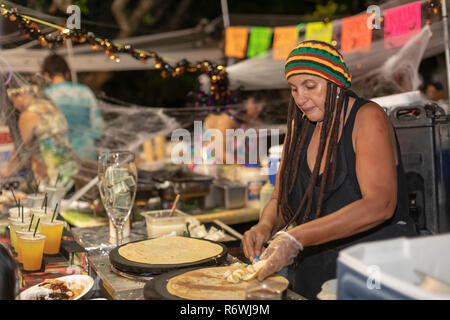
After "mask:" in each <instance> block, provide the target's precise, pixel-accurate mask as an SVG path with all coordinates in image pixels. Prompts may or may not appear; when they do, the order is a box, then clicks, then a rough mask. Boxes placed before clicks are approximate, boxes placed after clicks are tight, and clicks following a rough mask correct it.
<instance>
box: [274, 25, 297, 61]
mask: <svg viewBox="0 0 450 320" xmlns="http://www.w3.org/2000/svg"><path fill="white" fill-rule="evenodd" d="M297 41H298V28H297V27H277V28H275V29H274V34H273V53H272V56H273V58H274V59H286V57H287V56H288V54H289V53H290V52H291V50H292V49H293V48H294V47H295V46H296V44H297Z"/></svg>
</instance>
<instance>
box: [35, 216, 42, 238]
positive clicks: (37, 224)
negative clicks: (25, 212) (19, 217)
mask: <svg viewBox="0 0 450 320" xmlns="http://www.w3.org/2000/svg"><path fill="white" fill-rule="evenodd" d="M40 221H41V218H38V222H37V223H36V228H34V233H33V238H34V237H35V236H36V231H37V228H38V226H39V222H40Z"/></svg>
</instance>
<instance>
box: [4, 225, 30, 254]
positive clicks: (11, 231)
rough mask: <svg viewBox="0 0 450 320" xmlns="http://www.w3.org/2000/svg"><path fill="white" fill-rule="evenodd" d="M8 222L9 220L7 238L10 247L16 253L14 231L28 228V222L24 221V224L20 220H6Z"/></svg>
mask: <svg viewBox="0 0 450 320" xmlns="http://www.w3.org/2000/svg"><path fill="white" fill-rule="evenodd" d="M8 220H9V238H10V240H11V246H12V247H13V249H14V250H15V251H16V252H17V249H16V247H17V236H16V230H22V229H25V228H28V226H29V224H30V220H29V219H24V222H22V220H20V219H11V218H8Z"/></svg>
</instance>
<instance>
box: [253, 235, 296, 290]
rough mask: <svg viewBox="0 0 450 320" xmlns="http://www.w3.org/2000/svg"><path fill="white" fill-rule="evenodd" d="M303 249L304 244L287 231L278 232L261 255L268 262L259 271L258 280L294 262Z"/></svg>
mask: <svg viewBox="0 0 450 320" xmlns="http://www.w3.org/2000/svg"><path fill="white" fill-rule="evenodd" d="M301 250H303V246H302V244H301V243H300V242H299V241H298V240H297V239H295V238H294V237H293V236H292V235H290V234H289V233H287V232H284V231H282V232H278V233H277V237H276V238H275V239H274V240H272V242H271V243H270V245H269V246H268V247H267V249H266V250H264V252H263V253H262V255H261V257H260V258H261V260H265V261H266V263H265V264H264V266H263V267H262V269H261V270H260V271H259V273H258V280H259V281H262V280H264V279H265V278H267V277H268V276H270V275H271V274H273V273H275V272H278V271H280V270H281V269H283V268H284V267H286V266H288V265H290V264H292V263H293V262H294V258H295V257H296V256H297V255H298V253H299V252H300V251H301Z"/></svg>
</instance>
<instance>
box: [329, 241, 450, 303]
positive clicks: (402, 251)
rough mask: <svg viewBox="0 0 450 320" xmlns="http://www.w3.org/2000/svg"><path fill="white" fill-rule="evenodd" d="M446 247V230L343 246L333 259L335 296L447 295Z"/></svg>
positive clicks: (448, 259)
mask: <svg viewBox="0 0 450 320" xmlns="http://www.w3.org/2000/svg"><path fill="white" fill-rule="evenodd" d="M449 247H450V234H448V233H447V234H442V235H434V236H422V237H419V238H413V239H409V238H405V237H402V238H396V239H393V240H384V241H374V242H369V243H363V244H358V245H355V246H352V247H349V248H347V249H344V250H342V251H341V252H340V253H339V257H338V261H337V278H338V286H337V287H338V296H337V298H338V299H365V300H366V299H367V300H372V299H381V300H395V299H421V300H429V299H432V300H436V299H446V300H447V299H450V272H448V271H449V270H450V254H449ZM436 279H437V280H436Z"/></svg>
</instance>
